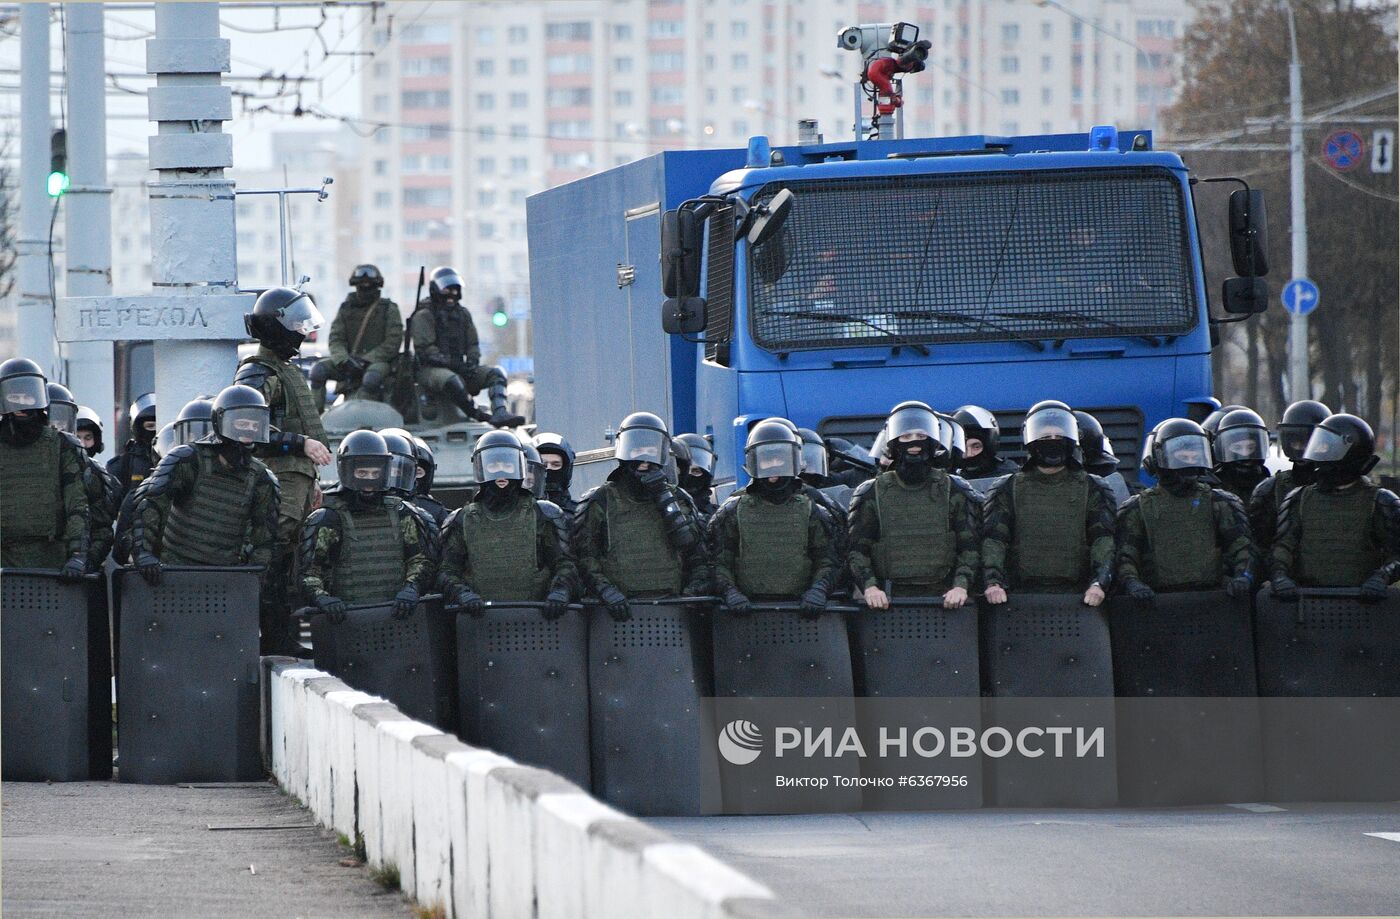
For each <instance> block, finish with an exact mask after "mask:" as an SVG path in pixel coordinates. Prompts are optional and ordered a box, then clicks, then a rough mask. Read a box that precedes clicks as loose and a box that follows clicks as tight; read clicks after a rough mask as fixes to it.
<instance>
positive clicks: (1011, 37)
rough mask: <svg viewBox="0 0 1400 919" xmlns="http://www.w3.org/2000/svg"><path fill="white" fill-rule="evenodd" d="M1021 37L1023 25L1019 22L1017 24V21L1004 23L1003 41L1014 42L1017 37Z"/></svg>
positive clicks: (1002, 28)
mask: <svg viewBox="0 0 1400 919" xmlns="http://www.w3.org/2000/svg"><path fill="white" fill-rule="evenodd" d="M1020 37H1021V27H1020V26H1019V25H1018V24H1016V23H1014V22H1008V23H1006V24H1004V25H1003V26H1002V27H1001V40H1002V41H1004V42H1013V41H1016V40H1017V39H1019V38H1020Z"/></svg>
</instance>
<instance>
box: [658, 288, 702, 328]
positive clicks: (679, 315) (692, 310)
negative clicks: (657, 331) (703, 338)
mask: <svg viewBox="0 0 1400 919" xmlns="http://www.w3.org/2000/svg"><path fill="white" fill-rule="evenodd" d="M705 324H706V314H705V298H704V297H667V298H666V300H665V302H663V303H662V304H661V328H662V329H664V330H665V332H666V334H667V335H699V334H700V333H701V332H703V331H705Z"/></svg>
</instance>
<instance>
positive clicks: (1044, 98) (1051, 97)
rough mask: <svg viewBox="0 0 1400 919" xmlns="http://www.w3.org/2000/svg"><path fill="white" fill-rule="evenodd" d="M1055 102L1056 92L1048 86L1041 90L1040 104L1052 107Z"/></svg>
mask: <svg viewBox="0 0 1400 919" xmlns="http://www.w3.org/2000/svg"><path fill="white" fill-rule="evenodd" d="M1054 101H1055V91H1054V90H1053V89H1051V88H1050V87H1048V86H1042V87H1041V88H1040V102H1041V104H1042V105H1050V104H1051V103H1053V102H1054Z"/></svg>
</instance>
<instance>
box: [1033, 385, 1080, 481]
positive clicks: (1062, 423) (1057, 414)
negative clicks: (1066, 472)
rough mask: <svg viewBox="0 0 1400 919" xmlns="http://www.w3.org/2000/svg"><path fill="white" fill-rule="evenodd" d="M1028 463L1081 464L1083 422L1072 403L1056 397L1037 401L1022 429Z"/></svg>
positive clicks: (1052, 464) (1054, 465)
mask: <svg viewBox="0 0 1400 919" xmlns="http://www.w3.org/2000/svg"><path fill="white" fill-rule="evenodd" d="M1021 437H1022V440H1023V442H1024V443H1025V446H1026V454H1027V462H1028V463H1029V464H1032V465H1036V466H1042V467H1044V468H1047V469H1052V468H1056V467H1059V466H1071V465H1078V464H1079V463H1081V462H1082V459H1081V456H1080V454H1079V422H1078V421H1076V420H1075V417H1074V412H1073V410H1072V409H1070V407H1069V406H1068V405H1066V404H1065V403H1063V402H1059V401H1056V400H1053V399H1047V400H1045V401H1043V402H1037V403H1036V404H1035V405H1032V406H1031V409H1030V411H1029V412H1027V413H1026V420H1025V423H1024V424H1023V426H1022V428H1021Z"/></svg>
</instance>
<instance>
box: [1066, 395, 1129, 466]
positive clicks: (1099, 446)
mask: <svg viewBox="0 0 1400 919" xmlns="http://www.w3.org/2000/svg"><path fill="white" fill-rule="evenodd" d="M1074 420H1075V423H1076V424H1078V425H1079V452H1080V454H1081V455H1082V456H1083V457H1084V468H1085V469H1087V470H1088V471H1089V472H1092V473H1093V474H1094V475H1112V474H1113V473H1115V472H1117V471H1118V457H1117V456H1115V455H1114V453H1113V444H1112V443H1111V442H1110V441H1109V439H1108V438H1107V437H1105V436H1104V433H1103V425H1101V424H1099V419H1097V418H1095V417H1094V416H1093V415H1090V414H1089V413H1088V412H1081V411H1079V410H1078V409H1075V411H1074Z"/></svg>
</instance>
